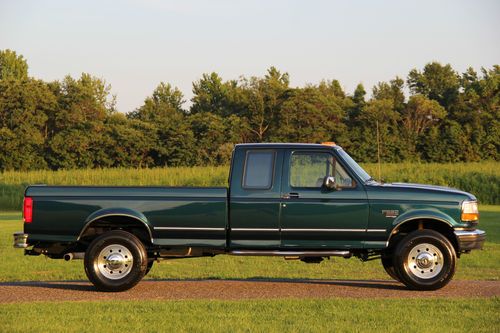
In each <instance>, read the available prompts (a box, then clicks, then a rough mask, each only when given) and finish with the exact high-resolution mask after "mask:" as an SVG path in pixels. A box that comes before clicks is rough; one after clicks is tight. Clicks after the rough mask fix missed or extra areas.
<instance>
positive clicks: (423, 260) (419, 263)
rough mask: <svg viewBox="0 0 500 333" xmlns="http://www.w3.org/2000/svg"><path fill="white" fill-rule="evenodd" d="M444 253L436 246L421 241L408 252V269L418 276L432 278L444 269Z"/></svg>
mask: <svg viewBox="0 0 500 333" xmlns="http://www.w3.org/2000/svg"><path fill="white" fill-rule="evenodd" d="M443 264H444V258H443V253H442V252H441V250H440V249H439V248H437V247H436V246H434V245H432V244H429V243H421V244H418V245H416V246H414V247H413V248H412V249H411V250H410V252H409V253H408V259H407V267H408V270H409V271H410V272H411V273H412V274H413V275H415V276H416V277H418V278H421V279H432V278H434V277H436V276H437V275H438V274H439V273H440V272H441V270H442V269H443Z"/></svg>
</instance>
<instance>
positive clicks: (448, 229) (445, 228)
mask: <svg viewBox="0 0 500 333" xmlns="http://www.w3.org/2000/svg"><path fill="white" fill-rule="evenodd" d="M395 222H396V221H395ZM419 229H427V230H434V231H437V232H439V233H441V234H442V235H443V236H445V237H446V238H447V239H448V240H449V241H450V242H451V244H452V245H453V247H454V249H455V252H456V253H457V255H459V254H460V249H459V244H458V239H457V237H456V235H455V233H454V229H453V224H452V223H451V222H450V221H449V220H448V219H446V218H443V217H441V216H429V215H421V216H413V217H411V218H407V219H405V220H402V221H400V222H399V223H397V224H395V225H394V226H393V229H392V231H391V234H390V235H389V239H388V240H387V247H391V246H393V245H394V243H395V242H397V240H398V235H404V234H408V233H410V232H412V231H415V230H419Z"/></svg>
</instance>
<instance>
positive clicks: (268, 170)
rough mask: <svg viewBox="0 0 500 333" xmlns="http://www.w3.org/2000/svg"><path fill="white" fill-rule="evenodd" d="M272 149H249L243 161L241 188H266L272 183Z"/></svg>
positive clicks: (273, 156) (273, 157)
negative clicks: (243, 169)
mask: <svg viewBox="0 0 500 333" xmlns="http://www.w3.org/2000/svg"><path fill="white" fill-rule="evenodd" d="M275 156H276V153H275V152H274V151H249V152H247V156H246V161H245V171H244V176H243V188H246V189H256V190H258V189H260V190H268V189H270V188H271V187H272V184H273V170H274V159H275Z"/></svg>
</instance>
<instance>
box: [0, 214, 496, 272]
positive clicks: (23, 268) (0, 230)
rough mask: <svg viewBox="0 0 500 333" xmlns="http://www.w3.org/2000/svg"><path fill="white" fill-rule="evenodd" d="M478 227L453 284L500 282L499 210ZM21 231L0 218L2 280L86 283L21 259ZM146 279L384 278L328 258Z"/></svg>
mask: <svg viewBox="0 0 500 333" xmlns="http://www.w3.org/2000/svg"><path fill="white" fill-rule="evenodd" d="M480 211H481V221H480V228H482V229H485V230H486V231H487V233H488V236H487V242H486V245H485V248H484V250H483V251H473V252H472V253H471V254H468V255H463V256H462V258H461V259H460V260H459V261H458V269H457V274H456V276H455V278H456V279H468V280H476V279H477V280H498V279H499V278H500V206H481V207H480ZM19 230H22V222H21V216H20V214H19V213H12V212H7V213H0V253H1V254H2V255H1V256H0V281H30V280H33V281H35V280H36V281H44V280H85V279H86V276H85V273H84V270H83V262H82V261H81V260H75V261H71V262H65V261H63V260H53V259H48V258H46V257H44V256H39V257H31V256H23V253H22V250H18V249H14V248H12V233H13V232H15V231H19ZM147 278H149V279H207V278H212V279H248V278H279V279H294V278H302V279H304V278H311V279H388V276H387V274H386V273H385V271H384V270H383V268H382V265H381V264H380V262H379V261H378V260H375V261H370V262H364V263H363V262H360V261H359V260H357V259H354V258H353V259H349V260H346V259H342V258H332V259H331V260H326V261H324V262H322V263H321V264H305V263H303V262H300V261H285V260H283V259H282V258H276V257H234V256H225V255H220V256H216V257H214V258H195V259H177V260H170V261H162V262H160V263H155V265H154V266H153V269H152V270H151V272H150V273H149V275H148V276H147Z"/></svg>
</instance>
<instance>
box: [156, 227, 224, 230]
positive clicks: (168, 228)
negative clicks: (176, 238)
mask: <svg viewBox="0 0 500 333" xmlns="http://www.w3.org/2000/svg"><path fill="white" fill-rule="evenodd" d="M154 229H155V230H202V231H203V230H206V231H224V230H226V228H197V227H196V228H195V227H154Z"/></svg>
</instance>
